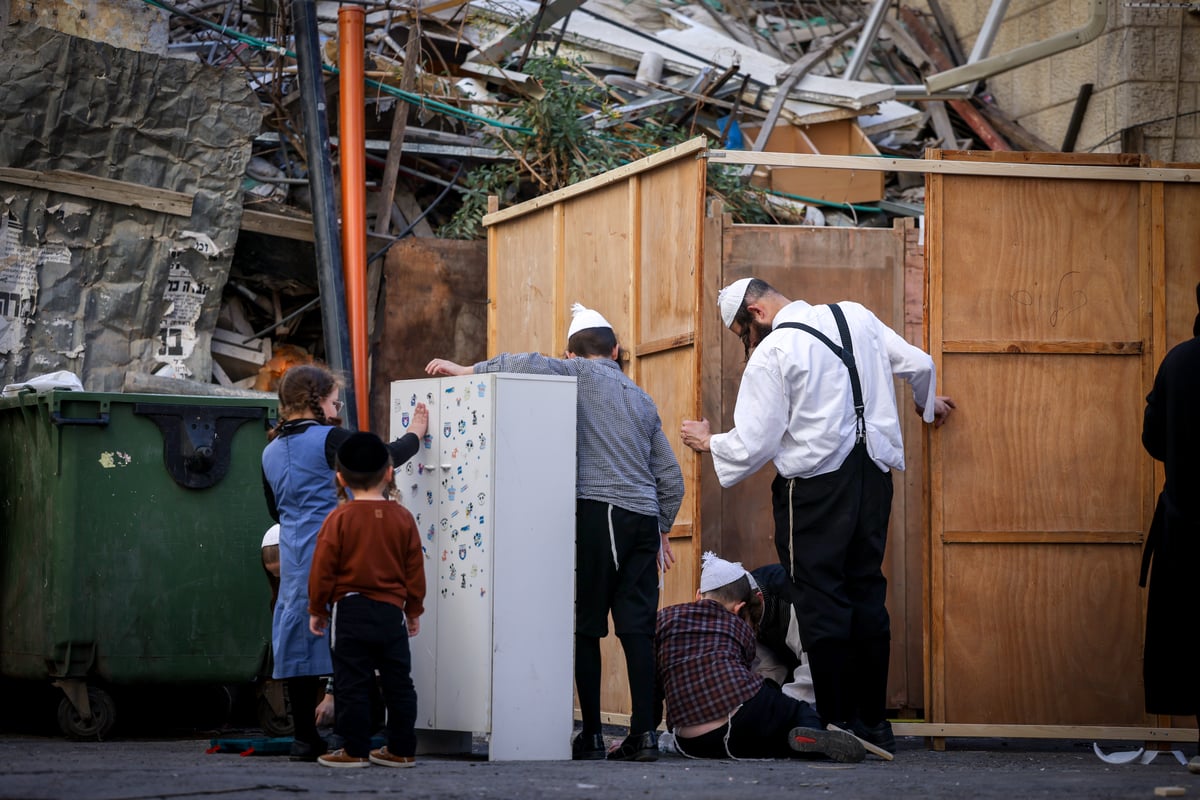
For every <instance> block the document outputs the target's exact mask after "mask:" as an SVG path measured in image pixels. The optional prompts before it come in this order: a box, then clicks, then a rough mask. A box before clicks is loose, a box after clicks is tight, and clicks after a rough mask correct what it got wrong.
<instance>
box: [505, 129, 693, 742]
mask: <svg viewBox="0 0 1200 800" xmlns="http://www.w3.org/2000/svg"><path fill="white" fill-rule="evenodd" d="M701 146H702V140H697V141H693V142H691V143H687V144H686V145H681V146H679V147H678V148H673V149H672V151H671V152H667V151H664V152H662V153H658V154H656V155H654V156H651V157H650V158H648V159H642V160H641V161H639V162H634V163H632V164H628V165H626V166H624V167H621V168H619V169H617V170H614V171H612V172H611V173H607V174H606V175H604V176H597V177H596V178H593V179H590V180H589V181H585V182H583V183H582V184H579V185H577V186H576V187H568V188H567V189H563V190H559V191H558V192H554V193H551V194H550V195H546V196H543V197H541V198H537V199H536V200H533V201H529V203H524V204H521V205H520V206H514V207H513V208H510V209H506V210H504V211H500V210H498V209H492V213H490V214H489V215H488V217H487V218H485V220H484V221H485V224H487V225H488V226H489V227H488V233H489V243H490V249H489V280H490V285H489V295H490V296H491V298H492V305H491V309H490V314H489V324H490V325H491V327H492V329H493V331H494V335H493V336H492V337H491V338H490V340H489V353H490V354H495V353H497V352H501V351H505V350H507V351H528V350H534V351H539V352H543V353H548V354H552V355H558V354H560V353H561V352H562V350H563V349H564V347H565V345H566V330H567V327H568V324H569V321H570V311H569V308H570V305H571V304H572V303H574V302H579V303H582V304H584V305H585V306H588V307H589V308H595V309H596V310H598V311H600V313H602V314H603V315H604V316H605V317H606V318H607V319H608V321H609V322H610V323H611V324H612V325H613V327H614V329H615V331H616V333H617V338H618V340H619V341H620V343H621V345H622V349H623V361H622V366H623V368H624V369H625V371H626V373H627V374H628V375H629V376H630V378H631V379H633V380H634V381H635V382H636V383H638V384H639V385H640V386H642V387H643V388H644V389H646V391H647V392H648V393H649V394H650V396H651V397H653V398H654V400H655V402H656V403H657V405H658V407H659V411H660V414H661V416H662V419H663V423H664V430H665V432H666V433H667V437H668V440H670V441H671V443H672V446H673V447H674V448H675V450H676V454H677V456H679V457H680V461H681V466H682V467H683V468H684V480H685V496H684V505H683V507H682V508H681V510H680V513H679V515H678V517H677V520H676V524H675V527H674V529H673V530H672V536H673V539H674V543H673V549H674V550H675V554H676V559H677V560H676V565H675V567H674V568H673V569H672V570H671V571H670V572H669V573H668V574H667V575H666V576H665V579H664V581H663V602H664V603H678V602H684V601H686V600H690V599H692V598H693V597H694V595H695V590H696V585H697V581H698V569H699V559H700V552H699V546H700V543H699V540H698V538H699V537H697V536H695V535H694V530H696V529H697V528H698V526H699V502H698V500H697V497H698V491H697V483H698V479H699V469H698V468H697V465H696V456H695V455H694V454H692V453H691V452H690V451H688V452H687V453H682V452H680V451H681V449H682V444H681V443H680V441H679V436H678V431H679V426H680V423H681V421H682V420H683V419H684V418H691V417H694V416H696V415H697V413H698V411H699V409H698V406H699V397H700V391H699V388H698V387H697V380H698V376H699V373H700V370H699V366H698V361H697V350H696V346H695V339H696V332H695V327H696V324H697V320H698V318H699V316H698V313H697V309H698V308H699V301H700V298H699V291H700V271H701V270H700V263H699V259H700V257H701V252H702V244H701V242H700V235H701V234H700V224H701V220H702V207H701V203H702V200H703V197H704V164H703V162H702V161H699V160H697V159H696V158H695V152H696V151H697V150H698V149H699V148H700V147H701ZM610 627H611V626H610ZM602 656H603V659H604V662H603V663H604V672H603V686H602V698H601V705H602V708H603V709H604V712H605V713H606V714H607V715H609V718H610V719H613V720H615V721H618V722H621V721H623V720H622V716H623V715H627V714H628V713H629V698H628V688H627V684H626V680H625V661H624V655H623V653H622V652H621V648H620V645H619V643H618V642H617V640H616V638H615V637H613V636H610V637H607V638H606V639H605V640H604V642H603V643H602Z"/></svg>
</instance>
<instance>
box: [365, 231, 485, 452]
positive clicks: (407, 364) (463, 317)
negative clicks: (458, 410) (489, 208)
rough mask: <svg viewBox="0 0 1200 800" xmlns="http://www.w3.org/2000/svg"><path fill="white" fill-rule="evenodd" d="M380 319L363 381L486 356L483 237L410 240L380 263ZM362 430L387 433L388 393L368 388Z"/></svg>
mask: <svg viewBox="0 0 1200 800" xmlns="http://www.w3.org/2000/svg"><path fill="white" fill-rule="evenodd" d="M384 275H385V276H386V294H385V302H384V305H383V316H382V318H381V319H382V324H381V325H380V326H379V328H378V330H377V331H376V333H377V338H378V341H377V342H375V343H374V344H373V357H372V359H371V385H372V386H375V387H386V386H389V385H390V384H391V382H392V381H394V380H402V379H405V378H419V377H423V376H424V375H425V365H426V364H428V363H429V361H430V360H431V359H434V358H449V359H450V360H451V361H456V362H458V363H460V364H474V363H475V362H476V361H482V360H483V359H484V358H486V357H487V312H486V307H487V305H486V304H487V249H486V247H485V246H484V243H483V242H478V241H475V242H468V241H452V240H449V239H427V238H422V237H415V236H414V237H411V238H408V239H404V240H403V241H400V242H397V243H396V244H395V246H393V247H392V249H391V250H389V251H388V253H387V257H386V260H385V263H384ZM371 419H372V420H374V424H373V425H372V426H370V427H369V429H370V430H374V431H377V432H386V431H387V430H388V419H389V411H388V393H387V392H386V391H373V392H371Z"/></svg>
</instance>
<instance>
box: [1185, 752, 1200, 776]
mask: <svg viewBox="0 0 1200 800" xmlns="http://www.w3.org/2000/svg"><path fill="white" fill-rule="evenodd" d="M1187 768H1188V772H1190V773H1192V774H1193V775H1198V774H1200V756H1192V758H1191V760H1190V761H1188V763H1187Z"/></svg>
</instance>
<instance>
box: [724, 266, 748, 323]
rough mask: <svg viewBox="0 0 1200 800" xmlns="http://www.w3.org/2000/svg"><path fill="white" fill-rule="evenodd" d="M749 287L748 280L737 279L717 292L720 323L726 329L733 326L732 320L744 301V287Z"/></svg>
mask: <svg viewBox="0 0 1200 800" xmlns="http://www.w3.org/2000/svg"><path fill="white" fill-rule="evenodd" d="M749 285H750V278H739V279H738V280H736V281H734V282H733V283H731V284H729V285H728V286H726V287H725V288H724V289H722V290H721V291H719V292H717V306H718V307H719V308H720V309H721V321H722V322H724V323H725V327H726V328H728V327H729V326H730V325H732V324H733V318H734V317H735V316H736V315H737V312H738V309H739V308H741V307H742V301H743V300H745V299H746V287H747V286H749Z"/></svg>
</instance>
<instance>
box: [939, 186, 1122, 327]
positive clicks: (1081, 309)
mask: <svg viewBox="0 0 1200 800" xmlns="http://www.w3.org/2000/svg"><path fill="white" fill-rule="evenodd" d="M942 185H943V187H944V191H945V196H944V197H943V198H942V200H941V207H940V213H941V214H942V220H941V231H944V232H947V233H953V234H956V235H948V236H946V237H945V239H944V241H943V242H942V245H943V247H944V248H945V249H944V252H943V253H942V256H941V258H942V259H943V261H942V263H943V264H944V266H945V275H944V282H945V283H944V287H943V298H944V301H945V309H944V316H943V320H942V324H943V325H944V327H945V331H944V338H945V339H946V340H947V341H954V340H963V339H976V340H999V341H1011V340H1017V341H1043V340H1047V339H1053V340H1055V341H1133V340H1138V339H1140V338H1141V337H1140V335H1139V332H1138V327H1137V322H1138V314H1137V301H1138V296H1137V293H1136V292H1130V291H1129V287H1130V284H1129V283H1128V276H1129V274H1130V273H1129V270H1130V269H1133V268H1134V267H1135V265H1136V264H1138V262H1139V257H1138V256H1139V251H1138V238H1137V236H1136V230H1133V231H1131V229H1130V227H1129V223H1130V221H1131V220H1135V219H1137V216H1138V207H1139V190H1138V184H1136V183H1115V182H1111V181H1106V182H1103V183H1101V182H1099V181H1061V180H1058V181H1055V180H1036V179H1015V178H977V177H956V178H954V179H953V180H949V179H948V180H946V181H945V182H944V183H943V184H942ZM1084 221H1087V224H1081V223H1083V222H1084ZM1131 234H1133V235H1131Z"/></svg>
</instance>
